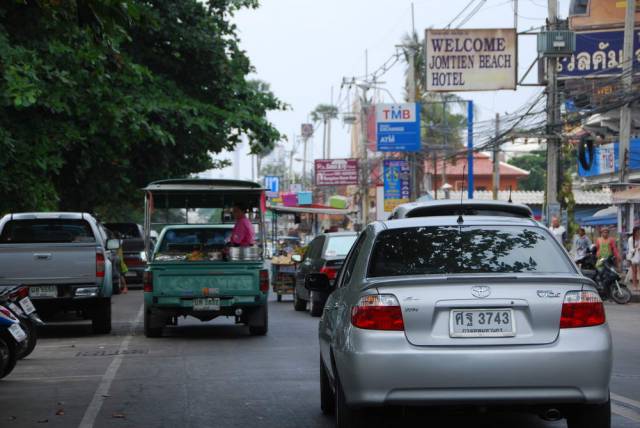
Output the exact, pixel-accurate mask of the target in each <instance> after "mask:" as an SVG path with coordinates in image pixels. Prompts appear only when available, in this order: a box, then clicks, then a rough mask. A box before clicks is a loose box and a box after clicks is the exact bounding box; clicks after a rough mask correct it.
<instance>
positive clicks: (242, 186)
mask: <svg viewBox="0 0 640 428" xmlns="http://www.w3.org/2000/svg"><path fill="white" fill-rule="evenodd" d="M142 190H144V191H147V192H154V193H155V192H159V193H164V192H211V191H230V190H232V191H243V190H245V191H247V190H248V191H260V190H264V189H263V188H262V186H261V185H260V184H258V183H255V182H253V181H246V180H222V179H218V180H216V179H204V178H178V179H170V180H159V181H154V182H152V183H149V184H148V185H147V187H145V188H143V189H142Z"/></svg>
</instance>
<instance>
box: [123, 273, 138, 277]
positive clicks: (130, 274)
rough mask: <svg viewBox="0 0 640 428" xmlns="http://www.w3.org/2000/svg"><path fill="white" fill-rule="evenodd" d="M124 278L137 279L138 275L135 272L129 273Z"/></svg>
mask: <svg viewBox="0 0 640 428" xmlns="http://www.w3.org/2000/svg"><path fill="white" fill-rule="evenodd" d="M124 276H126V277H127V278H128V277H136V276H138V275H137V274H136V273H135V272H127V273H125V274H124Z"/></svg>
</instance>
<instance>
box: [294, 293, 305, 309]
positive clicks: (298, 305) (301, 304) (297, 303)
mask: <svg viewBox="0 0 640 428" xmlns="http://www.w3.org/2000/svg"><path fill="white" fill-rule="evenodd" d="M293 309H295V310H296V311H298V312H302V311H306V310H307V301H306V300H302V299H301V298H299V297H298V293H297V292H296V291H295V290H294V291H293Z"/></svg>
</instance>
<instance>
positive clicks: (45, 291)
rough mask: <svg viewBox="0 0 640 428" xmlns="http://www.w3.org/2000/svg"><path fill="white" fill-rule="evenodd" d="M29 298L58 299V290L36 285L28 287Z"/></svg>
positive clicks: (51, 286)
mask: <svg viewBox="0 0 640 428" xmlns="http://www.w3.org/2000/svg"><path fill="white" fill-rule="evenodd" d="M29 296H31V297H58V288H57V287H56V286H55V285H38V286H31V287H29Z"/></svg>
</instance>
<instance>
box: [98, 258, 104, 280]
mask: <svg viewBox="0 0 640 428" xmlns="http://www.w3.org/2000/svg"><path fill="white" fill-rule="evenodd" d="M96 276H97V277H98V278H104V254H102V253H96Z"/></svg>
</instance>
